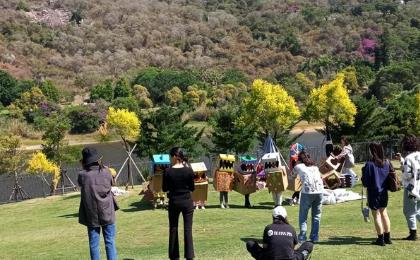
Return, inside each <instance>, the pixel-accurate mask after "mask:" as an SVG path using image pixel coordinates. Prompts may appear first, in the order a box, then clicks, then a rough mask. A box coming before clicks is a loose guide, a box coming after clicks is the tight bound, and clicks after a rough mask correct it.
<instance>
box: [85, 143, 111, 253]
mask: <svg viewBox="0 0 420 260" xmlns="http://www.w3.org/2000/svg"><path fill="white" fill-rule="evenodd" d="M101 159H102V156H100V155H99V154H98V152H97V151H96V149H95V148H93V147H85V148H84V149H83V150H82V160H81V163H82V167H83V170H82V171H81V172H80V173H79V176H78V177H77V182H78V184H79V186H80V208H79V223H80V224H82V225H85V226H87V231H88V237H89V248H90V258H91V259H92V260H99V259H100V252H99V240H100V232H101V230H102V233H103V236H104V240H105V251H106V256H107V259H108V260H114V259H117V249H116V246H115V233H116V231H115V229H116V227H115V211H116V210H118V205H117V203H116V201H115V199H114V196H113V194H112V192H111V187H112V184H113V178H112V174H111V172H110V170H109V169H108V168H106V167H104V166H103V165H102V163H101Z"/></svg>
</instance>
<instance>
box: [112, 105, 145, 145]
mask: <svg viewBox="0 0 420 260" xmlns="http://www.w3.org/2000/svg"><path fill="white" fill-rule="evenodd" d="M106 121H107V124H108V126H109V127H110V128H112V129H114V130H115V131H116V133H117V134H118V135H120V136H121V137H122V138H123V139H135V138H137V137H138V136H139V134H140V120H139V119H138V117H137V116H136V114H135V113H134V112H130V111H128V110H127V109H115V108H113V107H110V108H109V110H108V115H107V116H106Z"/></svg>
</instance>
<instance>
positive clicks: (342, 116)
mask: <svg viewBox="0 0 420 260" xmlns="http://www.w3.org/2000/svg"><path fill="white" fill-rule="evenodd" d="M344 81H345V76H344V74H343V73H338V74H337V76H336V78H335V79H334V80H332V81H331V82H329V83H328V84H324V85H322V86H321V87H319V88H314V89H312V91H311V94H310V95H309V98H308V101H307V103H306V108H305V112H304V116H303V117H304V118H305V119H306V120H308V121H321V122H323V123H324V124H325V130H326V132H327V133H328V132H329V126H330V125H338V124H347V125H349V126H352V125H353V124H354V117H355V115H356V113H357V110H356V106H355V105H354V104H353V102H352V101H351V99H350V97H349V94H348V91H347V88H346V87H345V85H344Z"/></svg>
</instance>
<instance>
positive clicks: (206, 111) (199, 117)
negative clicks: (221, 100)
mask: <svg viewBox="0 0 420 260" xmlns="http://www.w3.org/2000/svg"><path fill="white" fill-rule="evenodd" d="M213 114H214V110H213V109H210V108H208V107H206V106H201V107H199V108H198V109H197V110H195V111H194V112H192V113H191V119H192V120H194V121H203V122H205V121H208V120H209V118H210V117H211V116H213Z"/></svg>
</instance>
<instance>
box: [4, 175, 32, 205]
mask: <svg viewBox="0 0 420 260" xmlns="http://www.w3.org/2000/svg"><path fill="white" fill-rule="evenodd" d="M19 197H20V198H21V199H19ZM30 198H31V197H30V196H29V195H28V193H26V191H25V190H24V189H23V188H22V186H20V184H19V176H18V174H17V172H15V184H14V186H13V190H12V194H10V197H9V201H11V200H14V201H18V200H27V199H30Z"/></svg>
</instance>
